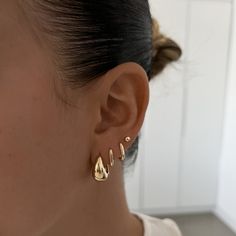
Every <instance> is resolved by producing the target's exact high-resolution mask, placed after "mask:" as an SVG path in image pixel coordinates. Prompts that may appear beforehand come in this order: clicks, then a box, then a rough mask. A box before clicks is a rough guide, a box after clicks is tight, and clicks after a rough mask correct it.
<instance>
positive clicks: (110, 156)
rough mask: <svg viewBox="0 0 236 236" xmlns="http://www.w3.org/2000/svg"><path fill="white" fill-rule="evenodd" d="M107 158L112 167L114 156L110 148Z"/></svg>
mask: <svg viewBox="0 0 236 236" xmlns="http://www.w3.org/2000/svg"><path fill="white" fill-rule="evenodd" d="M109 158H110V165H111V166H114V164H115V160H114V154H113V151H112V149H111V148H110V149H109Z"/></svg>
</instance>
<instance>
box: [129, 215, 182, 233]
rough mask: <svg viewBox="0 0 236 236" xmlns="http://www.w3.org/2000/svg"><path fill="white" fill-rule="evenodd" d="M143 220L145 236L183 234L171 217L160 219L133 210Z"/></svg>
mask: <svg viewBox="0 0 236 236" xmlns="http://www.w3.org/2000/svg"><path fill="white" fill-rule="evenodd" d="M131 213H132V214H134V215H136V216H137V217H138V218H139V219H141V220H142V222H143V226H144V236H182V234H181V231H180V229H179V227H178V226H177V224H176V223H175V222H174V221H173V220H171V219H168V218H166V219H159V218H156V217H152V216H149V215H145V214H143V213H139V212H134V211H132V212H131Z"/></svg>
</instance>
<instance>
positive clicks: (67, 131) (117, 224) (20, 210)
mask: <svg viewBox="0 0 236 236" xmlns="http://www.w3.org/2000/svg"><path fill="white" fill-rule="evenodd" d="M0 6H1V7H0V52H1V53H0V236H65V235H70V236H72V235H86V236H94V235H104V236H108V235H113V236H118V235H119V236H120V235H123V236H126V235H127V236H128V235H129V236H133V235H135V236H141V235H143V225H142V222H141V221H140V220H139V219H138V218H136V217H135V216H134V215H132V214H131V213H130V212H129V209H128V206H127V202H126V197H125V190H124V182H123V173H122V165H121V161H120V160H119V159H118V157H119V156H120V150H119V142H122V143H123V144H124V147H125V150H127V148H128V147H129V146H130V145H131V144H132V142H133V141H134V138H135V137H136V136H137V135H138V132H139V130H140V128H141V126H142V124H143V121H144V117H145V112H146V109H147V106H148V100H149V86H148V78H147V75H146V73H145V71H144V70H143V68H142V67H141V66H140V65H138V64H136V63H133V62H127V63H124V64H121V65H118V66H117V67H115V68H113V69H112V70H110V71H108V72H107V73H106V74H105V75H104V76H102V77H100V78H99V79H98V80H96V81H94V82H92V83H91V84H90V85H89V86H88V87H86V88H83V89H77V90H73V91H72V90H70V89H69V88H65V87H63V86H62V84H61V83H60V82H59V79H58V78H57V77H56V76H57V73H56V68H55V66H54V65H53V63H52V61H51V60H50V59H51V55H50V54H49V53H48V51H47V50H46V47H43V46H42V45H40V44H39V43H38V42H37V40H35V37H34V36H33V35H32V32H31V31H30V30H29V28H28V27H27V24H26V22H25V19H24V17H22V15H21V14H20V12H19V10H18V8H17V4H15V1H13V0H12V1H6V0H5V1H4V0H3V1H2V0H0ZM55 87H56V88H57V91H59V92H60V94H63V96H65V97H66V98H67V100H69V101H70V102H71V104H73V106H72V107H70V108H69V107H66V106H65V104H64V103H63V102H62V101H61V100H60V99H59V97H58V96H56V93H55ZM126 136H130V137H131V142H129V143H126V142H124V137H126ZM110 147H111V148H112V149H113V151H114V156H115V166H114V167H112V169H111V173H110V175H109V178H108V180H107V181H105V182H97V181H95V180H94V179H93V177H92V174H91V172H92V167H93V165H94V164H95V162H96V159H97V157H98V155H99V154H101V155H102V157H103V160H104V163H105V164H107V163H109V157H108V148H110Z"/></svg>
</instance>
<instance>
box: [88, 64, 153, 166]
mask: <svg viewBox="0 0 236 236" xmlns="http://www.w3.org/2000/svg"><path fill="white" fill-rule="evenodd" d="M96 89H98V90H97V92H96V94H97V96H96V107H95V109H97V112H96V114H97V117H95V118H96V125H95V128H94V135H93V136H94V142H93V147H92V153H91V155H92V159H93V163H94V162H95V161H96V159H97V157H98V155H102V158H103V160H104V163H105V164H109V163H110V162H109V155H108V154H109V148H112V150H113V153H114V159H115V162H116V161H117V159H118V158H119V157H120V156H121V152H120V146H119V143H120V142H121V143H122V144H123V146H124V148H125V151H126V150H127V149H128V148H129V146H131V144H132V143H133V141H134V140H135V138H136V137H137V135H138V133H139V130H140V129H141V127H142V124H143V121H144V117H145V113H146V109H147V106H148V102H149V82H148V77H147V74H146V72H145V70H144V69H143V67H142V66H140V65H139V64H137V63H134V62H127V63H123V64H120V65H118V66H116V67H115V68H113V69H111V70H109V71H108V72H107V73H106V74H105V75H104V76H103V77H102V78H101V79H100V81H99V86H97V87H96ZM93 107H94V106H93ZM126 136H129V137H130V138H131V141H130V142H129V143H126V142H125V141H124V138H125V137H126Z"/></svg>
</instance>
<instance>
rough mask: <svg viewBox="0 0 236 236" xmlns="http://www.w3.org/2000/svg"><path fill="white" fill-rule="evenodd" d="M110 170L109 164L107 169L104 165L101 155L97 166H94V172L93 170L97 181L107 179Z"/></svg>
mask: <svg viewBox="0 0 236 236" xmlns="http://www.w3.org/2000/svg"><path fill="white" fill-rule="evenodd" d="M109 173H110V170H109V166H108V165H107V169H106V168H105V167H104V164H103V161H102V157H101V156H99V157H98V159H97V161H96V164H95V167H94V172H93V177H94V179H95V180H97V181H106V180H107V179H108V176H109Z"/></svg>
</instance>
